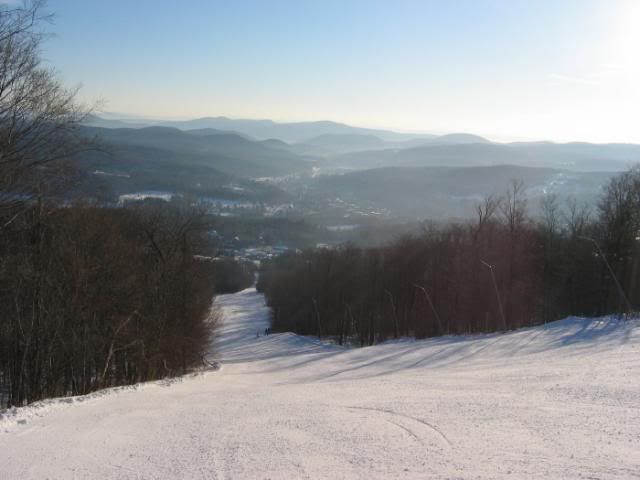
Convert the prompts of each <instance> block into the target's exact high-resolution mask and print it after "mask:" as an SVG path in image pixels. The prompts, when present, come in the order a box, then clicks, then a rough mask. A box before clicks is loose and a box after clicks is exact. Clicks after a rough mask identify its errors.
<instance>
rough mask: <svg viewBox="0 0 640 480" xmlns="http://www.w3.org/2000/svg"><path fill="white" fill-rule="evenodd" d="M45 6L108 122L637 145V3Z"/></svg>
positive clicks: (52, 56)
mask: <svg viewBox="0 0 640 480" xmlns="http://www.w3.org/2000/svg"><path fill="white" fill-rule="evenodd" d="M48 9H49V10H50V11H51V12H53V13H54V14H55V16H56V17H55V22H54V23H53V24H52V25H51V26H50V27H49V30H50V31H51V32H53V33H54V34H55V36H54V37H53V38H51V39H49V40H48V41H47V42H46V44H45V46H44V55H45V57H46V59H47V61H48V62H49V63H50V65H51V66H53V67H55V68H56V69H57V71H58V72H59V75H60V78H61V79H62V80H63V82H64V83H65V84H67V85H69V86H74V85H81V87H82V88H81V90H80V94H79V95H80V98H81V99H82V101H84V102H87V103H89V104H93V103H95V102H96V101H100V102H101V107H100V108H102V109H103V110H105V111H110V112H119V113H126V114H136V115H141V116H147V117H152V118H164V119H177V118H195V117H202V116H229V117H234V118H270V119H273V120H276V121H304V120H334V121H339V122H344V123H349V124H352V125H359V126H367V127H383V128H390V129H395V130H400V131H419V132H431V133H451V132H470V133H476V134H481V135H486V136H488V137H489V138H492V139H495V140H517V139H522V140H525V139H546V140H555V141H569V140H584V141H592V142H637V143H640V122H639V121H638V120H639V118H638V113H639V112H640V55H639V54H638V50H640V0H529V1H521V0H475V1H465V0H446V1H445V0H440V1H429V0H416V1H412V0H395V1H391V0H387V1H380V0H322V1H312V0H291V1H284V0H283V1H280V0H253V1H250V0H233V1H229V0H183V1H180V2H176V1H175V0H174V1H165V0H135V1H131V0H110V1H104V0H49V5H48Z"/></svg>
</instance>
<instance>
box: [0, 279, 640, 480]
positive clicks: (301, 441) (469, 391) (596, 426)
mask: <svg viewBox="0 0 640 480" xmlns="http://www.w3.org/2000/svg"><path fill="white" fill-rule="evenodd" d="M219 303H220V305H221V306H222V308H223V309H224V313H225V323H224V327H223V329H222V332H221V334H220V336H219V338H218V339H217V346H218V354H217V356H218V358H219V359H220V360H221V362H222V365H223V366H222V369H221V370H220V371H217V372H208V373H205V374H202V375H198V376H191V377H187V378H185V379H183V380H182V381H179V382H166V383H163V382H160V383H152V384H145V385H143V386H139V387H137V388H135V389H132V388H128V389H115V390H112V391H108V392H106V393H98V394H93V395H90V396H88V397H83V398H76V399H63V400H53V401H49V402H43V403H41V404H39V405H36V406H32V407H27V408H24V409H19V410H18V411H17V412H13V413H10V414H8V415H5V418H4V419H2V420H0V479H3V480H4V479H11V480H13V479H22V478H33V479H45V478H55V479H59V478H65V479H66V478H69V479H100V478H114V479H116V478H117V479H147V478H148V479H173V478H182V479H216V478H220V479H227V478H234V479H245V478H270V479H277V478H279V479H297V478H330V479H332V480H336V479H341V478H363V479H372V478H381V479H387V478H545V479H547V478H556V479H560V478H592V479H593V478H599V479H604V478H640V323H638V322H637V321H632V322H618V321H616V320H604V321H602V320H601V321H597V320H585V319H568V320H564V321H560V322H555V323H553V324H550V325H547V326H546V327H539V328H531V329H525V330H520V331H517V332H513V333H508V334H502V335H483V336H473V337H446V338H438V339H432V340H426V341H408V340H407V341H398V342H391V343H387V344H384V345H378V346H374V347H369V348H362V349H341V348H339V347H335V346H328V345H324V344H321V343H318V342H316V341H314V340H312V339H308V338H303V337H299V336H296V335H293V334H290V333H285V334H277V335H270V336H268V337H264V336H261V337H260V338H256V332H258V331H260V332H262V331H264V328H265V327H266V325H267V310H266V308H265V307H264V303H263V298H262V296H261V295H259V294H257V293H256V292H255V291H254V290H246V291H244V292H241V293H238V294H234V295H226V296H222V297H220V298H219Z"/></svg>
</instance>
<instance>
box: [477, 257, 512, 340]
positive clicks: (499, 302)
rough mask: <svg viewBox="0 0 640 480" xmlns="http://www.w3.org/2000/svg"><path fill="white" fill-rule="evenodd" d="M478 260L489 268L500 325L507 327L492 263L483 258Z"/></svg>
mask: <svg viewBox="0 0 640 480" xmlns="http://www.w3.org/2000/svg"><path fill="white" fill-rule="evenodd" d="M480 262H481V263H482V264H483V265H484V266H485V267H487V268H488V269H489V271H490V272H491V280H492V281H493V289H494V290H495V292H496V298H497V299H498V307H499V308H500V317H501V318H502V327H503V329H504V330H506V329H507V321H506V319H505V318H504V310H503V309H502V300H500V292H498V283H497V282H496V276H495V274H494V273H493V265H491V264H489V263H487V262H485V261H484V260H480Z"/></svg>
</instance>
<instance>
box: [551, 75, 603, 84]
mask: <svg viewBox="0 0 640 480" xmlns="http://www.w3.org/2000/svg"><path fill="white" fill-rule="evenodd" d="M547 78H548V79H549V80H552V81H553V82H556V83H562V84H570V85H587V86H591V87H595V86H597V85H599V84H600V82H599V81H597V80H596V79H595V75H587V76H584V77H572V76H569V75H563V74H560V73H550V74H549V75H548V77H547Z"/></svg>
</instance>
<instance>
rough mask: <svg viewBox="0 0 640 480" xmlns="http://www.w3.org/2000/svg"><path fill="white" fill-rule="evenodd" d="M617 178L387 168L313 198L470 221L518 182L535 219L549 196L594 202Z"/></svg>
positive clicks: (330, 184)
mask: <svg viewBox="0 0 640 480" xmlns="http://www.w3.org/2000/svg"><path fill="white" fill-rule="evenodd" d="M612 175H613V174H612V173H607V172H572V171H568V170H557V169H551V168H531V167H523V166H516V165H495V166H478V167H441V166H440V167H384V168H374V169H370V170H358V171H354V172H349V173H345V174H342V175H326V176H319V177H317V178H316V179H314V182H313V183H312V184H311V187H310V193H309V195H313V196H315V197H314V198H317V199H324V200H325V201H326V200H329V199H335V198H339V199H341V200H342V201H344V202H347V203H351V204H357V205H360V206H367V207H369V208H373V209H381V208H382V209H386V210H388V211H390V212H391V213H392V214H400V215H409V216H414V217H418V218H432V219H438V218H439V219H441V218H447V217H469V216H474V215H475V206H476V204H477V203H478V202H479V201H481V200H482V199H483V197H485V196H487V195H491V194H497V195H500V194H502V193H504V192H505V190H506V189H507V187H508V185H509V183H510V182H511V181H512V180H513V179H517V180H522V181H523V182H524V184H525V186H526V192H525V193H526V195H527V197H528V199H529V204H530V207H531V209H532V211H533V213H534V214H535V213H536V210H537V209H538V207H539V201H540V199H541V197H542V196H544V195H546V194H552V193H554V194H557V195H558V197H559V198H560V199H565V198H568V197H571V198H573V199H575V200H576V201H578V202H579V203H581V202H593V201H594V200H595V198H596V196H597V195H598V194H599V192H600V191H601V188H602V186H603V185H604V184H605V183H606V182H607V180H608V179H609V178H610V177H611V176H612Z"/></svg>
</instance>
